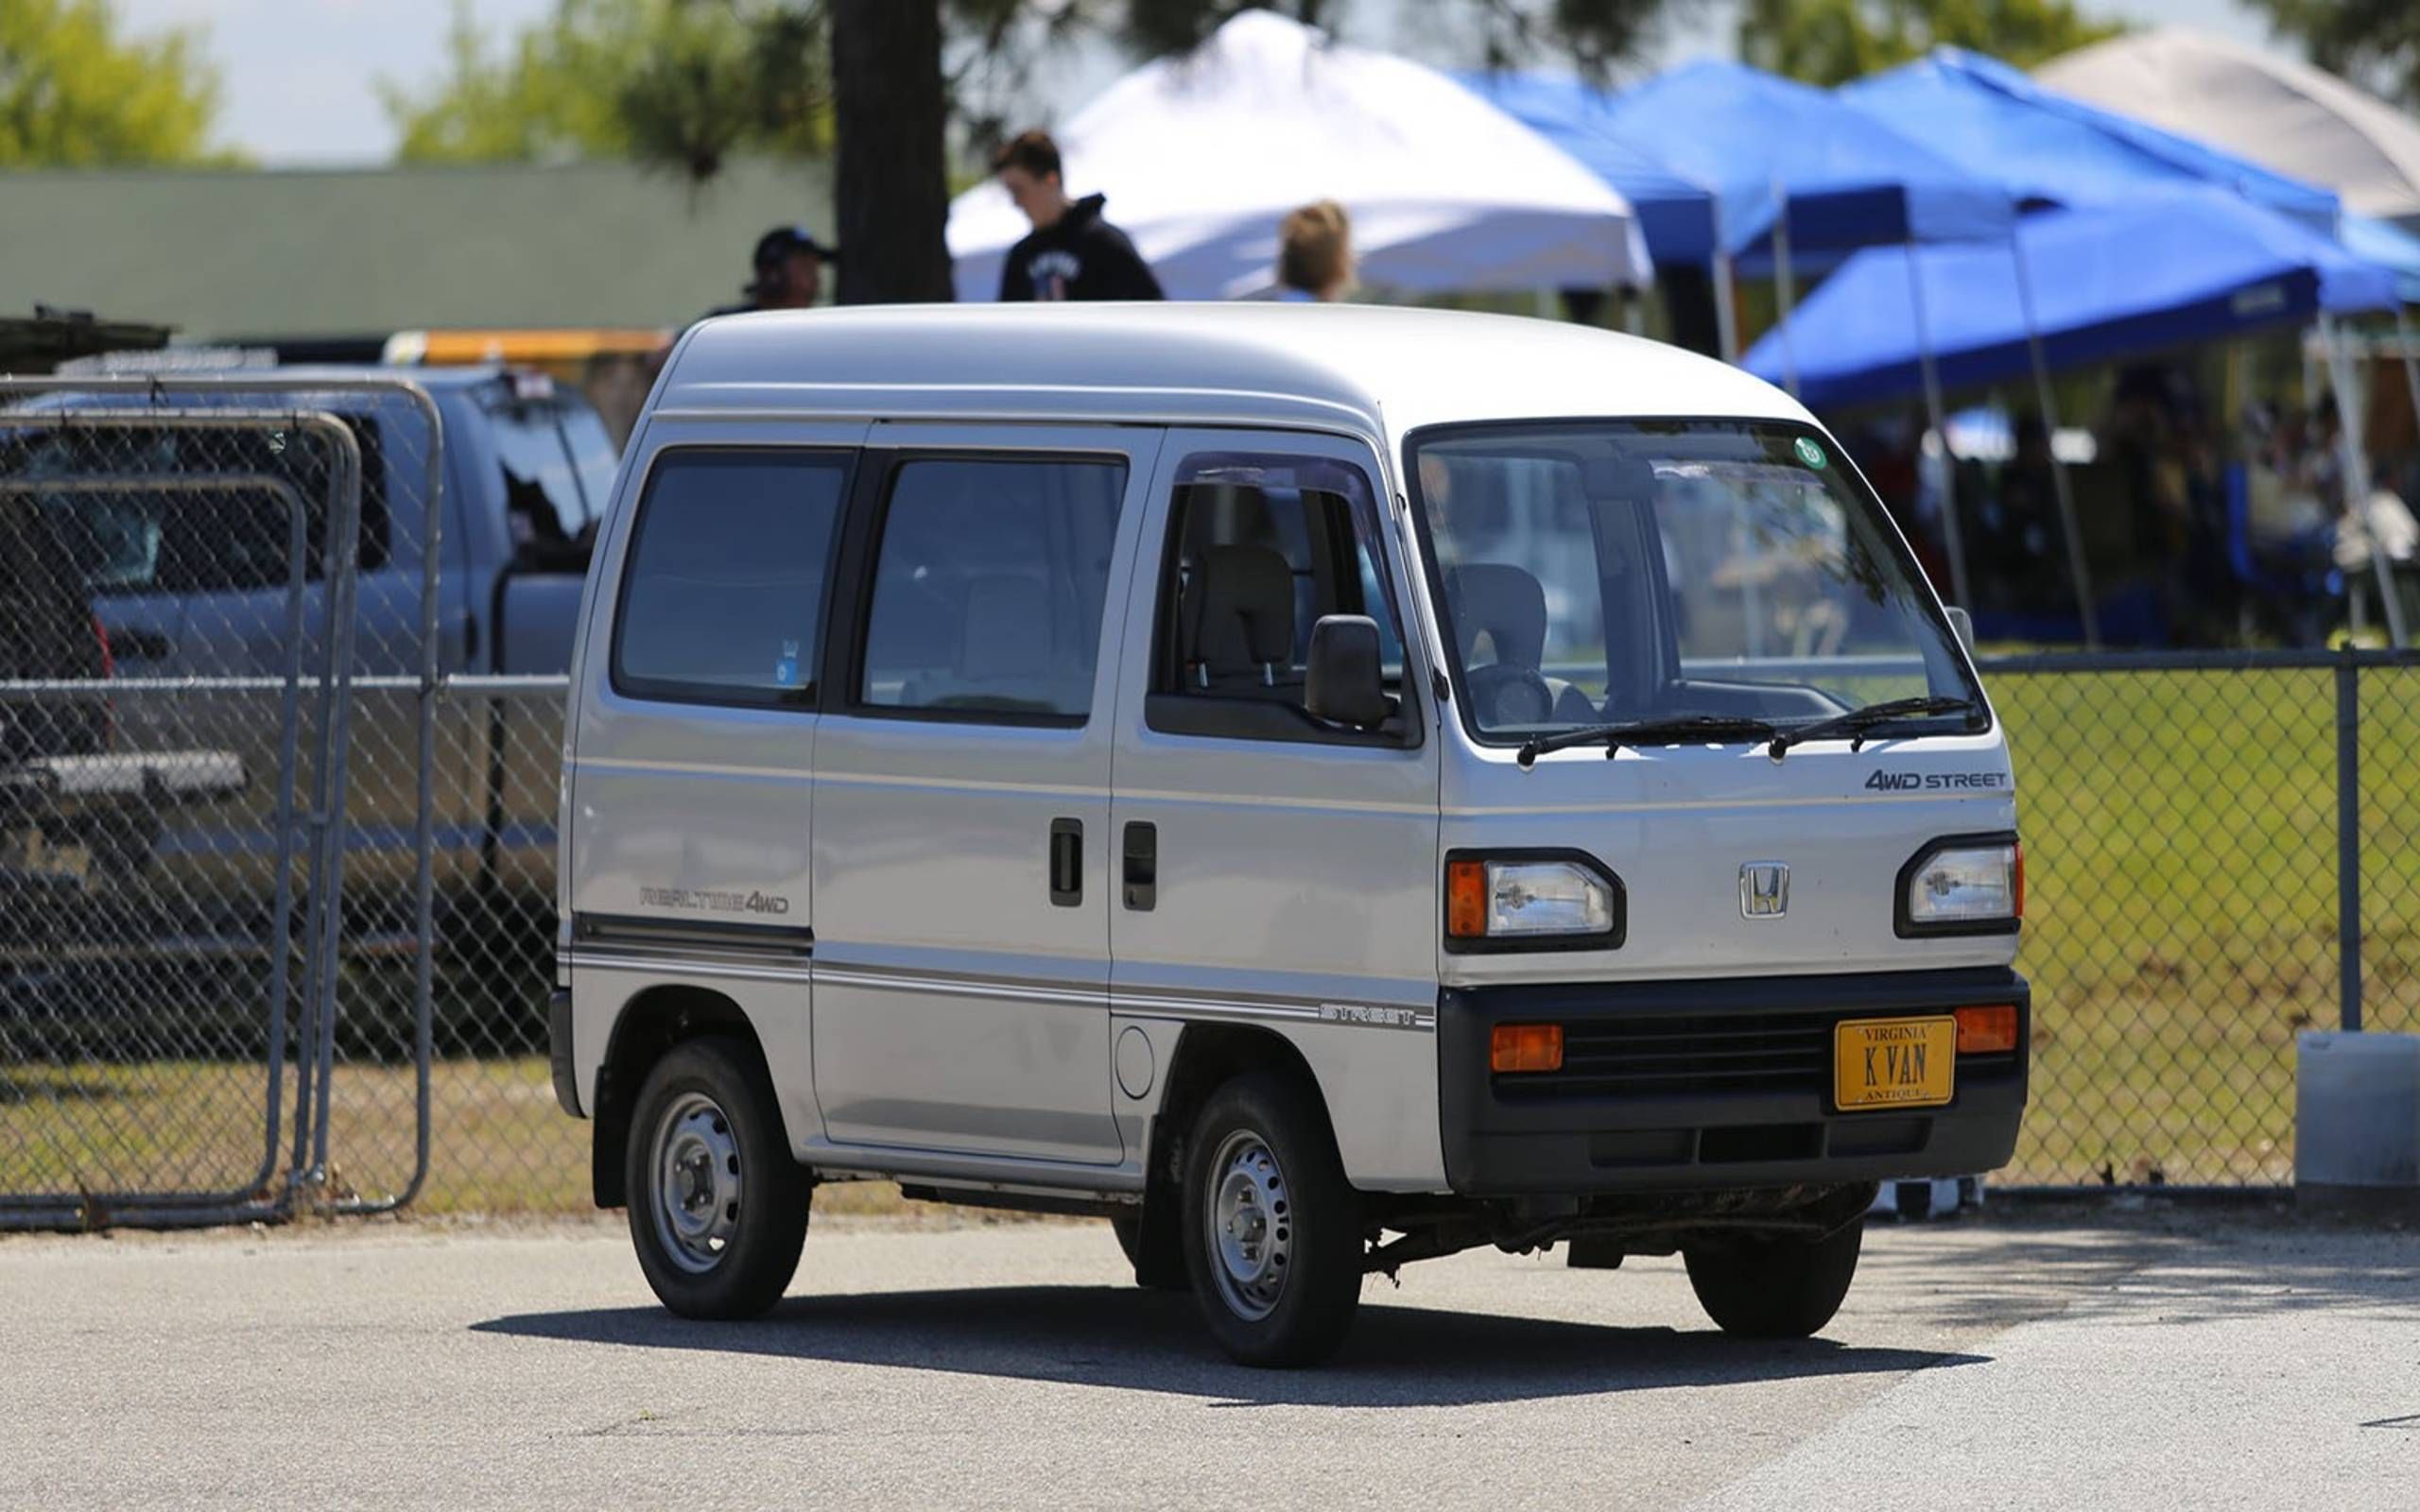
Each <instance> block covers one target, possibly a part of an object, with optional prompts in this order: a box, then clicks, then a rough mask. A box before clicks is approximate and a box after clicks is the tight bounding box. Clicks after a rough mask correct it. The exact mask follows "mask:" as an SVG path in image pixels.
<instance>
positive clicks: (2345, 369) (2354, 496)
mask: <svg viewBox="0 0 2420 1512" xmlns="http://www.w3.org/2000/svg"><path fill="white" fill-rule="evenodd" d="M2319 338H2320V340H2321V341H2322V342H2323V343H2325V346H2326V349H2327V352H2326V356H2327V386H2328V388H2329V390H2330V391H2331V392H2333V393H2334V394H2335V395H2336V438H2337V440H2338V442H2339V444H2341V445H2342V447H2343V451H2344V507H2345V512H2346V513H2348V514H2350V513H2353V512H2356V511H2358V512H2359V514H2360V517H2361V528H2362V530H2364V531H2365V532H2367V533H2368V535H2369V538H2370V568H2371V571H2372V572H2374V573H2375V574H2376V575H2377V580H2378V602H2379V605H2380V607H2381V608H2382V610H2384V613H2385V618H2386V633H2387V639H2388V640H2389V641H2390V642H2392V643H2393V644H2395V645H2398V646H2399V645H2401V644H2403V604H2402V602H2401V600H2399V599H2397V598H2396V597H2395V593H2394V569H2393V568H2391V567H2390V566H2389V565H2388V564H2387V559H2386V542H2385V541H2381V540H2380V539H2379V538H2378V528H2377V517H2376V516H2374V515H2373V514H2372V513H2371V512H2370V458H2369V453H2368V452H2367V451H2366V450H2365V449H2364V448H2363V446H2362V444H2361V417H2360V411H2359V404H2360V395H2359V392H2358V390H2357V388H2356V386H2355V383H2354V376H2353V355H2352V352H2351V351H2350V349H2349V348H2348V347H2347V346H2346V344H2345V340H2346V338H2345V337H2344V336H2343V335H2342V333H2340V332H2339V331H2338V330H2337V329H2336V318H2335V317H2333V316H2331V315H2329V314H2327V313H2326V312H2325V311H2324V310H2323V311H2322V312H2320V317H2319Z"/></svg>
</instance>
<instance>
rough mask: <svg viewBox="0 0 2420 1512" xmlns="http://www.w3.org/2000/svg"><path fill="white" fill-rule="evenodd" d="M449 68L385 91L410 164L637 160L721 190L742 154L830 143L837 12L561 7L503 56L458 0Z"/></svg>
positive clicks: (681, 1)
mask: <svg viewBox="0 0 2420 1512" xmlns="http://www.w3.org/2000/svg"><path fill="white" fill-rule="evenodd" d="M446 54H447V68H446V72H445V74H444V75H443V76H442V77H441V78H440V79H438V80H437V82H436V83H435V85H434V86H433V87H431V88H429V89H427V90H426V91H424V92H414V91H412V90H410V89H407V88H406V87H404V86H402V85H399V84H396V83H394V82H392V81H388V82H386V83H384V84H382V85H381V86H380V93H381V95H382V98H383V100H384V102H385V105H386V107H387V112H388V115H389V118H390V119H392V120H393V121H394V122H395V124H396V126H397V127H398V128H399V129H400V130H401V133H402V143H401V145H400V146H399V147H398V149H397V156H399V157H400V158H402V159H403V160H404V161H405V162H407V163H465V162H470V163H495V162H530V161H549V160H558V159H570V158H631V159H638V160H641V161H646V162H654V163H668V164H673V165H677V166H679V167H680V168H681V169H683V171H684V172H686V173H688V174H689V175H690V176H692V177H693V178H697V179H700V180H703V179H709V178H712V177H713V176H714V175H715V173H716V172H717V171H718V170H719V168H720V167H721V164H722V162H723V160H724V159H725V158H726V157H728V156H730V155H731V154H732V153H734V152H736V151H760V152H770V153H775V154H782V155H791V156H799V155H805V154H810V153H815V152H820V151H822V150H824V149H825V148H826V147H827V146H829V142H830V125H831V91H830V88H829V86H828V67H829V52H828V45H827V43H826V41H825V35H824V22H823V7H822V6H821V5H817V4H784V3H777V0H556V5H555V9H554V12H553V14H551V15H549V16H548V17H546V19H544V21H542V22H540V23H538V24H537V25H536V26H532V27H530V28H529V29H528V30H527V31H524V32H523V33H521V35H519V36H518V37H516V38H514V39H512V40H511V41H510V43H507V44H505V45H503V46H501V47H499V46H497V45H496V44H495V43H494V42H493V39H491V38H490V37H489V36H488V35H487V34H486V33H485V32H483V31H481V30H480V28H479V26H478V24H477V22H476V21H475V18H474V16H473V14H472V8H471V3H470V0H455V5H454V19H453V25H452V28H451V30H450V31H449V33H448V35H447V39H446Z"/></svg>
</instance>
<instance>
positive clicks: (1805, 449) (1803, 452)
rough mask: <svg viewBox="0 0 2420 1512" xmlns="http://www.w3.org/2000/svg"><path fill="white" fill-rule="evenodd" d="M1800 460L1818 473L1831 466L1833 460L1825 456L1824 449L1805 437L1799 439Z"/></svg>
mask: <svg viewBox="0 0 2420 1512" xmlns="http://www.w3.org/2000/svg"><path fill="white" fill-rule="evenodd" d="M1798 459H1799V460H1800V461H1802V462H1804V463H1806V465H1807V466H1808V467H1811V468H1813V469H1814V470H1815V471H1817V472H1822V471H1823V470H1824V468H1826V467H1828V466H1830V465H1831V458H1829V457H1827V456H1825V455H1824V448H1823V447H1821V446H1819V445H1817V444H1816V443H1815V442H1814V441H1813V440H1812V439H1810V438H1807V437H1805V436H1802V437H1800V438H1798Z"/></svg>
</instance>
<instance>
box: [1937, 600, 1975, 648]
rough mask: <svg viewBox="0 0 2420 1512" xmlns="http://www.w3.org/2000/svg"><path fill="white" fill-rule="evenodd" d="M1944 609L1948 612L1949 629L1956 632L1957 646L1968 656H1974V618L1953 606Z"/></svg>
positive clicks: (1946, 606)
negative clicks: (1963, 648) (1964, 649)
mask: <svg viewBox="0 0 2420 1512" xmlns="http://www.w3.org/2000/svg"><path fill="white" fill-rule="evenodd" d="M1944 607H1945V608H1946V609H1947V610H1949V627H1950V628H1951V629H1953V630H1955V631H1957V632H1958V644H1961V645H1962V646H1964V647H1965V648H1966V654H1967V655H1968V656H1973V655H1974V654H1975V616H1974V615H1972V614H1969V613H1967V612H1966V611H1965V610H1962V609H1960V608H1959V607H1958V606H1957V605H1955V604H1949V605H1945V606H1944Z"/></svg>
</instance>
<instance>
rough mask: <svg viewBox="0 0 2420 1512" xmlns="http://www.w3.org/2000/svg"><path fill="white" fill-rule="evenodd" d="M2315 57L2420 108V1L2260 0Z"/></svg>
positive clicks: (2278, 23)
mask: <svg viewBox="0 0 2420 1512" xmlns="http://www.w3.org/2000/svg"><path fill="white" fill-rule="evenodd" d="M2256 3H2257V4H2258V5H2259V6H2260V8H2261V9H2264V10H2266V11H2268V12H2269V19H2270V21H2271V22H2272V23H2273V25H2274V26H2276V28H2277V30H2278V31H2280V32H2282V33H2284V34H2285V35H2287V36H2290V37H2294V38H2298V39H2300V40H2301V42H2302V43H2303V45H2304V46H2305V47H2306V48H2308V49H2309V51H2310V60H2311V61H2312V62H2314V63H2317V64H2318V65H2319V66H2320V67H2322V68H2325V69H2327V70H2329V71H2330V72H2332V73H2337V74H2342V75H2343V76H2344V77H2347V78H2349V79H2352V80H2354V81H2355V82H2357V83H2359V84H2362V85H2365V86H2367V87H2368V88H2371V89H2374V90H2376V91H2377V92H2378V93H2379V94H2383V95H2385V96H2386V97H2387V98H2388V99H2391V100H2393V101H2394V102H2395V103H2396V104H2398V105H2401V106H2402V107H2404V108H2405V109H2406V110H2411V111H2420V5H2415V4H2413V0H2256Z"/></svg>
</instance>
